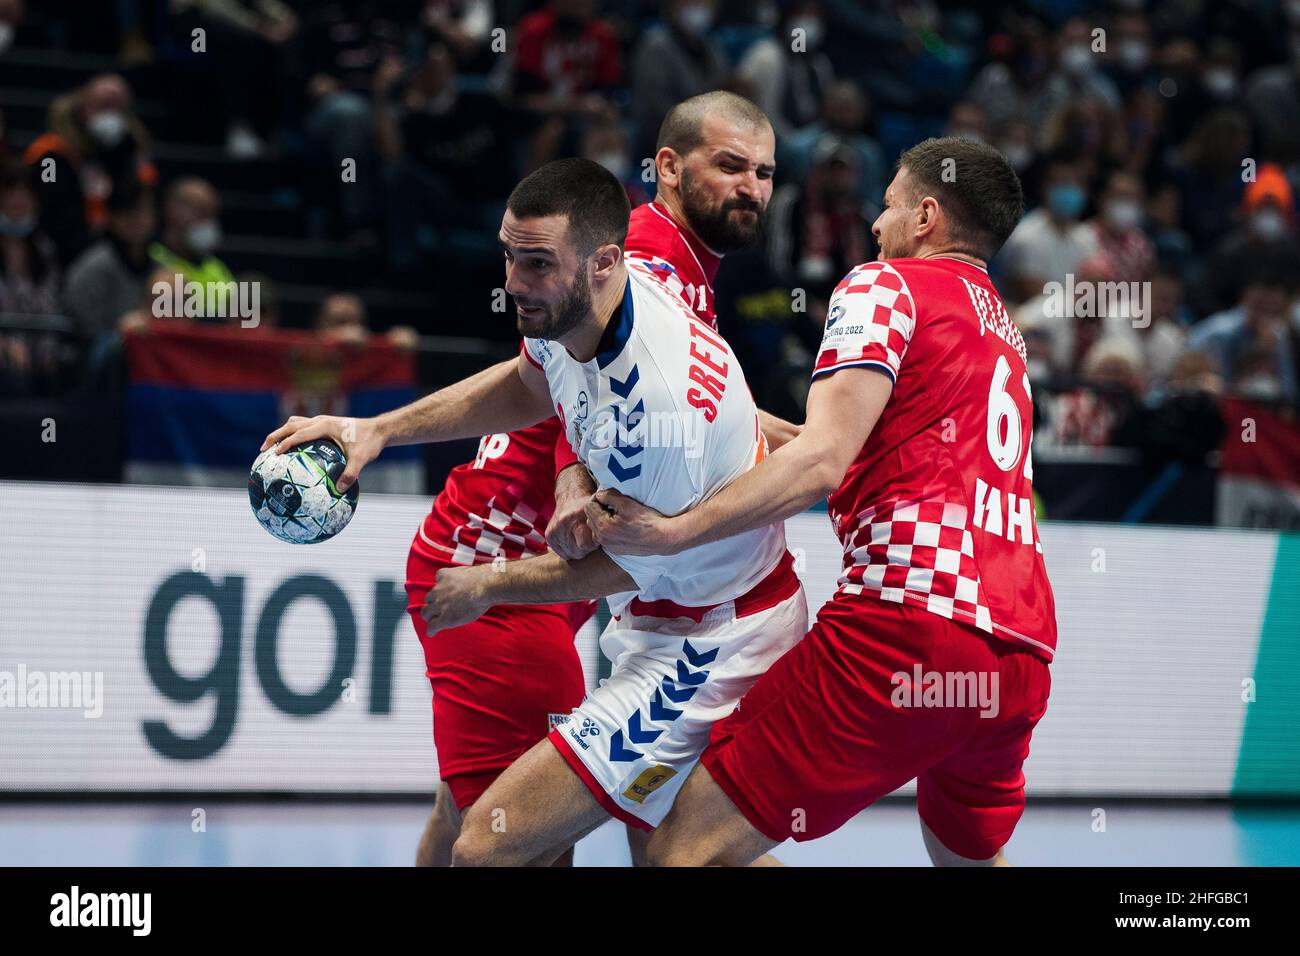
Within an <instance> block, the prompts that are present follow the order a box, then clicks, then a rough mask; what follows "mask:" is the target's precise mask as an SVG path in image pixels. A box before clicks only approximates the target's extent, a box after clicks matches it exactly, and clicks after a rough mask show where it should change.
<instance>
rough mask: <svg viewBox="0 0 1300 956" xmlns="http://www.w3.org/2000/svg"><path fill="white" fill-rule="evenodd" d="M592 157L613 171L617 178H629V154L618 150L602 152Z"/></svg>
mask: <svg viewBox="0 0 1300 956" xmlns="http://www.w3.org/2000/svg"><path fill="white" fill-rule="evenodd" d="M592 158H593V159H594V160H595V161H596V162H598V163H600V165H602V166H604V167H605V168H606V169H608V170H609V171H610V172H611V173H613V174H614V178H615V179H618V180H623V179H626V178H627V170H628V165H629V164H628V161H627V156H626V155H624V154H623V153H621V152H619V151H618V150H611V151H610V152H608V153H601V154H600V155H599V156H593V157H592Z"/></svg>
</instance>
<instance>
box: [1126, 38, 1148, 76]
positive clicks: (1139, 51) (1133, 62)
mask: <svg viewBox="0 0 1300 956" xmlns="http://www.w3.org/2000/svg"><path fill="white" fill-rule="evenodd" d="M1150 58H1151V53H1150V50H1148V49H1147V45H1146V43H1145V42H1144V41H1142V40H1124V41H1122V42H1121V43H1120V45H1119V59H1120V62H1121V63H1123V64H1124V66H1125V68H1126V69H1129V70H1132V71H1134V72H1137V71H1138V70H1140V69H1142V68H1144V67H1145V66H1146V65H1147V61H1148V60H1150Z"/></svg>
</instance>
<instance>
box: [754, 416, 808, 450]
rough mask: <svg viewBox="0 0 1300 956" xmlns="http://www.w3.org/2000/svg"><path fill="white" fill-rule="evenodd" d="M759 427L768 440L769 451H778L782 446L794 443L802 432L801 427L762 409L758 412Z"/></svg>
mask: <svg viewBox="0 0 1300 956" xmlns="http://www.w3.org/2000/svg"><path fill="white" fill-rule="evenodd" d="M758 427H759V428H761V429H762V430H763V437H764V438H766V439H767V447H768V450H769V451H776V450H777V449H778V448H780V447H781V446H782V445H785V444H787V443H789V442H791V441H793V440H794V438H795V437H796V436H797V435H798V434H799V432H800V426H799V425H796V424H794V422H787V421H786V420H785V419H784V418H778V417H777V416H775V415H773V414H772V413H771V412H765V411H763V410H762V409H761V408H760V409H759V410H758Z"/></svg>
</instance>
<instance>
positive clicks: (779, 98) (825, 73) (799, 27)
mask: <svg viewBox="0 0 1300 956" xmlns="http://www.w3.org/2000/svg"><path fill="white" fill-rule="evenodd" d="M825 39H826V18H825V11H824V10H823V9H822V4H821V3H819V2H817V0H796V2H794V3H792V4H791V5H790V6H789V7H788V8H787V9H786V12H785V15H784V16H783V17H782V18H781V22H780V24H779V25H778V26H777V28H776V30H775V31H774V32H773V34H772V35H771V36H768V37H764V38H763V39H761V40H759V41H758V42H756V43H755V44H754V45H753V46H751V47H750V48H749V50H748V51H747V52H746V53H745V55H744V57H742V58H741V61H740V65H739V66H738V67H737V68H736V73H737V75H738V76H739V78H740V79H741V80H742V81H743V82H744V83H745V84H746V86H747V87H748V89H749V90H750V91H751V92H752V95H751V96H750V99H752V100H753V101H754V102H755V103H757V104H758V106H759V108H760V109H761V110H762V111H763V112H764V113H766V114H767V115H768V116H769V117H770V118H771V120H772V127H773V129H775V130H776V140H777V142H778V143H779V142H780V141H781V139H782V137H784V136H789V135H790V134H791V133H793V132H794V131H795V130H797V129H799V128H800V127H803V126H807V125H808V124H810V123H812V122H814V121H815V120H816V119H817V116H818V114H819V112H820V110H821V104H822V97H823V95H824V93H825V91H826V89H827V88H828V87H829V86H830V85H831V84H832V83H833V82H834V81H835V69H834V67H833V66H832V65H831V61H830V59H829V58H828V57H827V56H826V54H825V53H824V52H823V51H822V45H823V43H824V42H825Z"/></svg>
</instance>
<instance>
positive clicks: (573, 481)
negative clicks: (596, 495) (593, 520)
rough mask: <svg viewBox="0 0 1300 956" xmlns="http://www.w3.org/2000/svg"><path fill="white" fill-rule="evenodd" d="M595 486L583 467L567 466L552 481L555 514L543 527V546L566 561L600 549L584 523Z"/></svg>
mask: <svg viewBox="0 0 1300 956" xmlns="http://www.w3.org/2000/svg"><path fill="white" fill-rule="evenodd" d="M595 490H596V483H595V482H594V481H592V480H591V475H590V474H588V472H587V469H586V468H584V467H583V466H582V465H570V466H569V467H568V468H566V469H564V471H562V472H560V474H559V475H558V476H556V479H555V514H553V515H552V516H551V522H550V524H548V525H547V526H546V543H547V544H548V545H550V547H551V550H552V551H554V552H555V553H556V554H558V555H559V556H560V557H562V558H563V559H564V560H566V561H577V560H578V559H579V558H585V557H586V556H587V555H589V554H591V552H593V551H595V550H596V549H597V548H598V547H600V545H598V544H596V539H595V537H594V536H593V535H592V533H591V525H589V524H588V523H587V502H588V501H589V500H590V499H591V495H592V492H594V491H595Z"/></svg>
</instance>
